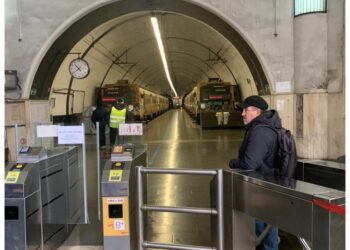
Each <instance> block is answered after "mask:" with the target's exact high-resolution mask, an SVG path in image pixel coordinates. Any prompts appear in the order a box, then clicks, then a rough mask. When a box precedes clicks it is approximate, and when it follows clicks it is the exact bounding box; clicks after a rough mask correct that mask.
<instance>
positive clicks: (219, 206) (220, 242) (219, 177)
mask: <svg viewBox="0 0 350 250" xmlns="http://www.w3.org/2000/svg"><path fill="white" fill-rule="evenodd" d="M142 174H176V175H212V176H216V209H214V208H198V207H170V206H153V205H147V204H144V203H143V185H142ZM137 201H138V202H137V213H138V237H139V238H138V249H139V250H142V249H144V248H161V249H183V250H209V249H211V250H216V249H217V250H223V249H224V238H223V231H224V226H223V211H224V209H223V170H222V169H219V170H198V169H163V168H162V169H161V168H145V167H142V166H138V167H137ZM144 211H156V212H174V213H192V214H208V215H216V218H217V223H216V225H217V226H216V248H215V247H203V246H194V245H183V244H165V243H158V242H150V241H144V223H143V222H144V221H143V218H144V216H143V212H144Z"/></svg>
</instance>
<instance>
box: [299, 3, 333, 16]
mask: <svg viewBox="0 0 350 250" xmlns="http://www.w3.org/2000/svg"><path fill="white" fill-rule="evenodd" d="M315 12H327V0H294V16H299V15H303V14H308V13H315Z"/></svg>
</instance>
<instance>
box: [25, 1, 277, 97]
mask: <svg viewBox="0 0 350 250" xmlns="http://www.w3.org/2000/svg"><path fill="white" fill-rule="evenodd" d="M145 11H149V12H152V11H153V12H154V11H164V12H175V13H179V14H183V15H186V16H189V17H192V18H194V19H197V20H200V21H201V22H203V23H205V24H207V25H209V26H210V27H212V28H214V29H215V30H217V31H218V32H219V33H221V34H222V35H223V36H224V37H225V38H226V39H228V40H229V41H230V42H231V43H232V44H233V45H234V46H235V47H236V48H237V49H238V50H239V51H240V53H241V54H242V57H243V58H244V60H245V62H246V64H247V65H248V67H249V69H250V71H251V73H252V75H253V78H254V80H255V82H256V84H257V87H258V90H259V94H269V93H270V87H269V77H268V76H269V74H268V73H267V70H266V67H264V63H263V61H262V59H261V57H260V56H259V54H258V53H257V52H256V50H255V49H254V47H253V46H252V44H251V43H250V42H249V39H247V37H248V36H247V35H246V34H244V32H243V29H241V28H240V27H239V26H238V25H237V24H236V23H234V22H233V21H232V20H230V19H228V18H227V17H226V16H225V15H224V14H223V13H221V12H219V11H218V10H216V9H214V7H213V6H210V5H209V4H205V3H202V2H201V1H195V0H186V1H185V0H178V1H173V0H163V1H156V0H147V1H146V0H120V1H107V2H103V3H101V2H100V3H97V4H91V5H89V6H87V7H86V8H85V9H84V10H82V11H81V12H79V13H77V14H76V15H75V16H73V17H72V18H71V19H69V20H68V21H66V22H65V23H64V24H62V25H61V26H60V28H59V30H57V31H56V32H55V33H54V34H53V35H52V36H51V38H50V39H49V40H48V41H47V42H46V44H45V46H46V47H44V48H42V50H41V51H40V52H39V54H38V56H37V57H36V59H35V63H34V65H33V66H32V68H31V70H30V72H29V75H28V78H27V79H28V81H29V85H31V83H33V85H35V86H36V88H37V89H38V90H41V91H37V93H36V94H33V95H32V96H29V98H30V99H47V98H48V97H49V91H48V90H49V89H50V88H51V84H52V81H53V78H54V76H55V73H56V72H57V70H58V68H59V66H60V65H61V63H62V62H63V60H64V58H65V55H62V54H60V52H61V51H70V50H71V48H72V47H73V46H74V45H75V44H76V43H77V42H78V41H79V40H80V39H81V38H82V37H84V36H85V35H86V34H87V33H88V32H89V31H91V30H93V29H94V28H96V27H97V26H99V25H101V24H103V23H105V22H107V21H109V20H111V19H113V18H117V17H120V16H123V15H126V14H130V13H135V12H145ZM30 82H31V83H30ZM28 94H29V93H28Z"/></svg>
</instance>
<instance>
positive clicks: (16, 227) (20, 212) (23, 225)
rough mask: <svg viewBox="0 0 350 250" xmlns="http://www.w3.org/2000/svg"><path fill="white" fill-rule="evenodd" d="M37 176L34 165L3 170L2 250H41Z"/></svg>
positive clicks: (39, 202) (18, 165) (38, 183)
mask: <svg viewBox="0 0 350 250" xmlns="http://www.w3.org/2000/svg"><path fill="white" fill-rule="evenodd" d="M40 196H41V192H40V173H39V165H38V164H36V163H23V164H21V163H18V164H16V163H9V164H8V165H7V166H6V169H5V249H40V248H41V246H42V244H41V225H42V218H41V201H40Z"/></svg>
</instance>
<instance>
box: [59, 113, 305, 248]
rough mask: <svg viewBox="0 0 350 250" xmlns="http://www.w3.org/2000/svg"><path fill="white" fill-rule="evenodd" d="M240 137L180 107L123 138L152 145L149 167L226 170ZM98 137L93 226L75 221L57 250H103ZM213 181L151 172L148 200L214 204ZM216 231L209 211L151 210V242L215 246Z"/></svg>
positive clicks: (92, 161) (91, 172) (90, 151)
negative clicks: (202, 124)
mask: <svg viewBox="0 0 350 250" xmlns="http://www.w3.org/2000/svg"><path fill="white" fill-rule="evenodd" d="M242 136H243V131H242V129H210V130H202V129H200V127H199V126H198V125H197V124H195V123H194V122H193V121H192V120H191V119H190V117H189V116H188V115H187V113H186V112H185V111H183V110H181V109H177V110H170V111H168V112H166V113H165V114H163V115H161V116H159V117H157V118H156V119H154V120H153V121H151V122H149V123H148V124H147V125H146V126H145V127H144V135H143V136H137V137H127V138H125V141H126V142H134V143H144V144H147V145H148V153H147V157H148V166H149V167H157V168H158V167H159V168H194V169H220V168H222V169H227V168H228V161H229V159H231V158H233V157H236V156H237V150H238V147H239V145H240V143H241V140H242ZM95 140H96V139H95V136H93V135H88V136H87V155H88V164H87V166H88V171H87V173H88V176H87V179H88V196H89V200H88V205H89V219H90V224H89V225H77V226H76V227H75V229H74V230H73V233H72V234H71V235H70V237H69V238H68V239H67V240H66V241H65V242H64V243H63V244H62V246H61V247H60V248H59V249H103V236H102V224H101V221H99V220H98V216H97V180H96V143H95ZM107 141H108V140H107ZM102 164H103V163H102ZM102 164H101V165H102ZM210 181H211V177H203V176H180V175H176V176H175V175H150V176H149V178H148V187H147V190H148V196H147V200H148V204H154V205H167V206H187V207H210ZM212 235H213V232H212V230H211V218H210V216H207V215H187V214H174V213H160V212H158V213H156V212H152V213H149V214H148V216H147V230H146V235H145V239H146V240H149V241H155V242H162V243H176V244H189V245H199V246H213V244H214V243H213V241H214V240H213V237H212ZM280 238H281V243H280V249H282V250H283V249H286V250H287V249H290V250H293V249H302V248H301V247H300V246H299V244H298V242H297V240H296V239H295V237H292V236H290V235H288V234H286V233H284V232H281V233H280Z"/></svg>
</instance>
